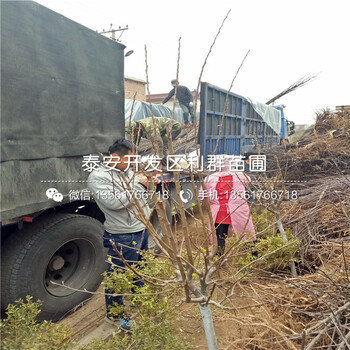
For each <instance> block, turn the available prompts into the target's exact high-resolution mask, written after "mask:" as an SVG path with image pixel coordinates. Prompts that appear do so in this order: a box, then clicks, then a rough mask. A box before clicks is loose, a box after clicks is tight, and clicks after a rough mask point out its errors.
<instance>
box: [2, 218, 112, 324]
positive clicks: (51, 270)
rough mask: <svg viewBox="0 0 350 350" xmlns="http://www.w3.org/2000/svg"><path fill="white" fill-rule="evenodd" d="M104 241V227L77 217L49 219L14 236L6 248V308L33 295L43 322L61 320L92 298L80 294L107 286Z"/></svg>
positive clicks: (3, 303) (3, 281)
mask: <svg viewBox="0 0 350 350" xmlns="http://www.w3.org/2000/svg"><path fill="white" fill-rule="evenodd" d="M102 236H103V226H102V224H101V223H100V222H98V221H97V220H95V219H93V218H90V217H87V216H83V215H74V214H55V215H50V216H46V217H45V218H43V219H41V220H40V219H38V222H36V223H33V224H30V225H28V226H27V227H25V228H24V229H23V230H21V231H17V232H14V233H13V234H12V235H11V237H9V239H8V240H7V241H6V243H5V245H4V247H3V254H2V266H1V292H2V293H1V295H2V296H1V299H2V300H1V301H2V305H7V304H9V303H14V302H15V301H16V300H18V299H19V298H22V299H23V298H25V297H26V295H31V296H33V298H34V300H40V301H41V302H42V308H41V312H40V314H39V316H38V320H39V321H42V320H49V319H51V320H54V321H57V320H59V319H60V318H62V317H63V316H64V315H66V314H67V313H68V312H69V311H70V310H72V309H73V308H74V307H75V306H76V305H78V304H79V303H81V302H82V301H84V300H86V299H88V298H90V297H91V294H89V293H84V292H80V291H79V290H84V289H85V290H87V291H95V290H96V289H97V288H98V287H99V285H100V283H101V281H102V276H101V274H102V272H103V271H104V270H105V269H106V267H107V265H106V262H105V260H106V250H105V248H104V247H103V241H102ZM52 282H55V283H57V284H53V283H52ZM65 286H67V287H70V288H71V289H69V288H66V287H65Z"/></svg>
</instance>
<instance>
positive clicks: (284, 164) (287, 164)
mask: <svg viewBox="0 0 350 350" xmlns="http://www.w3.org/2000/svg"><path fill="white" fill-rule="evenodd" d="M349 144H350V113H349V112H339V113H338V112H337V113H336V112H331V111H329V110H323V111H322V112H319V113H318V114H317V117H316V123H315V126H314V131H313V132H312V134H311V135H309V136H308V137H307V138H305V139H302V140H300V141H298V142H297V143H295V144H290V145H287V146H279V147H275V148H271V149H267V150H265V151H266V152H264V153H265V154H266V155H267V169H268V170H269V173H268V175H269V176H274V174H276V172H277V170H278V169H279V168H280V169H281V170H282V172H283V173H284V177H285V180H286V186H287V189H289V190H296V191H297V192H298V200H297V201H286V202H284V203H283V206H282V208H283V217H284V219H283V223H284V224H285V225H286V227H289V228H291V229H292V232H293V234H294V235H295V236H296V237H297V238H298V239H299V240H300V241H301V245H300V247H301V249H300V255H301V259H302V260H303V263H304V264H305V265H306V267H312V266H319V264H320V261H319V255H318V253H316V251H315V250H313V249H312V247H313V246H314V245H317V246H318V247H319V248H320V244H321V243H322V242H327V241H329V240H334V239H339V240H342V239H344V238H346V237H349V236H350V195H349V194H350V147H349Z"/></svg>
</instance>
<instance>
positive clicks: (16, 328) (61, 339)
mask: <svg viewBox="0 0 350 350" xmlns="http://www.w3.org/2000/svg"><path fill="white" fill-rule="evenodd" d="M40 306H41V304H40V303H39V302H33V301H32V297H30V296H27V298H26V301H25V302H24V301H23V300H22V299H20V300H19V301H18V302H17V303H16V304H13V305H9V306H8V307H7V312H6V313H7V318H6V319H4V320H1V322H0V329H1V349H3V350H19V349H21V350H25V349H28V350H29V349H30V350H44V349H45V350H56V349H63V350H64V349H70V348H71V346H72V341H71V340H70V335H71V334H70V332H69V330H68V327H66V326H56V325H54V324H53V323H52V322H43V323H36V322H35V318H36V317H37V315H38V314H39V312H40Z"/></svg>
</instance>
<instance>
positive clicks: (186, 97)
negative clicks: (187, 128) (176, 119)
mask: <svg viewBox="0 0 350 350" xmlns="http://www.w3.org/2000/svg"><path fill="white" fill-rule="evenodd" d="M171 85H172V86H173V89H172V90H171V91H170V92H169V94H168V96H167V97H166V98H165V99H164V100H163V101H162V104H165V103H166V102H168V101H169V100H170V99H171V98H172V97H173V96H174V94H175V89H176V98H177V99H178V101H179V105H180V107H181V109H182V112H183V117H184V123H185V124H188V123H189V119H188V117H189V115H191V121H192V124H193V123H194V108H193V96H192V93H191V91H190V89H189V88H187V87H186V86H182V85H179V82H178V80H176V79H173V80H172V81H171Z"/></svg>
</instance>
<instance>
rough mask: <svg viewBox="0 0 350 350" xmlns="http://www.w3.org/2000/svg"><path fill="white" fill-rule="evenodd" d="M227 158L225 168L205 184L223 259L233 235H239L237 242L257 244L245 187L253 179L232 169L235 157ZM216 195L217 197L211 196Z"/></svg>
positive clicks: (208, 178)
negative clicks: (239, 240) (226, 245)
mask: <svg viewBox="0 0 350 350" xmlns="http://www.w3.org/2000/svg"><path fill="white" fill-rule="evenodd" d="M223 157H225V162H224V167H223V168H222V169H221V170H219V171H216V172H215V173H214V174H212V175H209V176H208V177H207V178H206V179H205V180H204V181H205V182H206V188H207V193H208V194H209V202H210V210H211V213H212V216H213V221H214V223H215V232H216V236H217V240H218V255H219V256H221V255H222V254H223V253H224V252H225V240H226V237H229V236H231V235H232V233H235V234H236V237H237V238H241V239H244V240H250V241H255V240H256V237H255V229H254V225H253V221H252V217H251V215H250V207H249V204H248V203H247V201H246V200H245V199H244V192H245V186H246V185H247V184H248V183H249V181H250V179H249V177H248V176H247V175H245V174H244V173H243V172H237V171H232V170H231V169H230V164H231V161H232V159H233V158H232V156H228V155H223ZM213 193H215V194H216V195H210V194H213Z"/></svg>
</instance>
